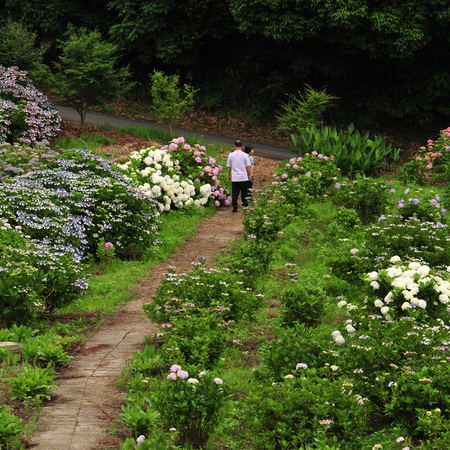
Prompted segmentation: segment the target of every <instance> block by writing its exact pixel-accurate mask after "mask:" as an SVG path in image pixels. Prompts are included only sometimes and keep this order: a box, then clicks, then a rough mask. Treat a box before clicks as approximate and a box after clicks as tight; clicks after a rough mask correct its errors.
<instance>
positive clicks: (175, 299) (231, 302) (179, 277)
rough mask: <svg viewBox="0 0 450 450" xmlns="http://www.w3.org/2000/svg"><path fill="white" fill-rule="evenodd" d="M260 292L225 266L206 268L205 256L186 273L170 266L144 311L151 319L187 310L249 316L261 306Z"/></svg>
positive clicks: (164, 319)
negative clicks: (177, 272) (251, 287)
mask: <svg viewBox="0 0 450 450" xmlns="http://www.w3.org/2000/svg"><path fill="white" fill-rule="evenodd" d="M262 297H263V296H262V295H259V294H255V293H254V292H253V291H252V290H251V289H249V288H245V287H244V286H243V282H242V281H241V280H240V279H239V277H238V276H237V275H236V274H233V273H232V272H231V271H230V270H229V269H228V268H221V269H216V268H213V269H207V268H206V267H205V260H204V259H202V260H201V261H200V262H197V263H196V264H194V267H193V269H192V271H191V272H190V273H189V274H176V272H175V270H173V269H169V271H168V278H167V279H165V280H163V281H162V282H161V284H160V285H159V286H158V289H157V291H156V294H155V296H154V298H153V302H152V303H146V304H144V311H145V312H146V314H147V315H148V317H149V318H150V320H152V321H153V322H158V323H165V322H171V321H172V318H177V317H179V316H183V315H185V314H186V311H188V314H190V315H191V316H192V315H201V313H202V311H203V310H204V309H208V308H209V309H210V310H214V311H215V312H216V314H217V315H218V317H220V318H221V319H222V320H223V321H228V320H239V319H242V318H252V317H254V315H255V311H256V310H257V309H258V308H259V307H260V306H261V303H262Z"/></svg>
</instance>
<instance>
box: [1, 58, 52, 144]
mask: <svg viewBox="0 0 450 450" xmlns="http://www.w3.org/2000/svg"><path fill="white" fill-rule="evenodd" d="M60 122H61V118H60V116H59V114H58V110H57V109H56V108H55V107H54V106H53V105H52V103H51V102H50V101H49V100H48V99H47V97H46V96H45V95H43V94H42V93H41V92H39V91H38V90H37V89H36V88H35V87H34V86H33V84H32V83H31V82H30V81H29V80H28V79H27V72H26V71H23V70H19V69H18V68H17V67H9V68H5V67H3V66H1V65H0V143H4V142H10V143H14V142H18V141H23V142H26V143H32V144H34V143H35V142H39V141H42V140H44V139H47V140H50V139H51V138H52V137H54V136H56V134H57V132H58V130H59V125H60Z"/></svg>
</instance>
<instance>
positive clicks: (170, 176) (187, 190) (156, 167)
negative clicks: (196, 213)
mask: <svg viewBox="0 0 450 450" xmlns="http://www.w3.org/2000/svg"><path fill="white" fill-rule="evenodd" d="M178 166H179V165H178V161H177V160H176V159H174V158H173V155H172V154H170V153H169V152H168V151H167V150H164V149H158V148H156V147H149V148H143V149H141V150H139V151H136V152H133V153H132V154H131V155H130V159H129V160H128V161H127V162H125V163H124V164H118V165H117V167H118V168H119V170H120V171H122V172H123V174H124V176H126V177H127V178H129V179H131V180H133V181H134V182H135V183H136V184H137V186H138V187H139V188H140V189H141V190H142V191H143V192H144V193H145V194H146V195H147V196H148V197H152V198H154V199H155V200H156V201H157V203H158V206H159V209H160V211H161V212H164V211H169V210H170V209H172V208H177V209H181V208H183V207H185V206H187V205H190V204H192V203H193V204H194V205H196V206H198V207H200V206H204V205H206V204H207V203H208V201H209V199H210V198H212V191H211V185H210V184H204V185H201V186H200V188H199V189H196V187H195V186H194V182H193V180H191V179H189V178H188V177H186V176H183V174H181V173H180V172H179V169H178Z"/></svg>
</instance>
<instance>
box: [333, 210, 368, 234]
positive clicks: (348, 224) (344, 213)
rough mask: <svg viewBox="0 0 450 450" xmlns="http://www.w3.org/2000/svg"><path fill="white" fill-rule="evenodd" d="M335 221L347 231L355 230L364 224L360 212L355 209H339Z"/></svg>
mask: <svg viewBox="0 0 450 450" xmlns="http://www.w3.org/2000/svg"><path fill="white" fill-rule="evenodd" d="M334 221H335V222H336V223H338V224H339V225H340V226H342V227H344V228H347V229H351V228H355V227H356V226H359V225H361V224H362V222H361V219H360V218H359V215H358V212H357V211H356V210H355V209H349V208H344V207H340V208H338V209H337V211H336V215H335V218H334Z"/></svg>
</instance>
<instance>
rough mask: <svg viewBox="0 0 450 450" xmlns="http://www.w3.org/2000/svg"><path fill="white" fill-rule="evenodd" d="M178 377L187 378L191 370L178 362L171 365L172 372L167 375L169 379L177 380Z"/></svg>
mask: <svg viewBox="0 0 450 450" xmlns="http://www.w3.org/2000/svg"><path fill="white" fill-rule="evenodd" d="M177 378H179V379H180V380H186V379H187V378H189V372H188V371H187V370H182V369H181V366H179V365H178V364H174V365H173V366H171V367H170V373H169V375H167V379H168V380H172V381H175V380H176V379H177Z"/></svg>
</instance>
